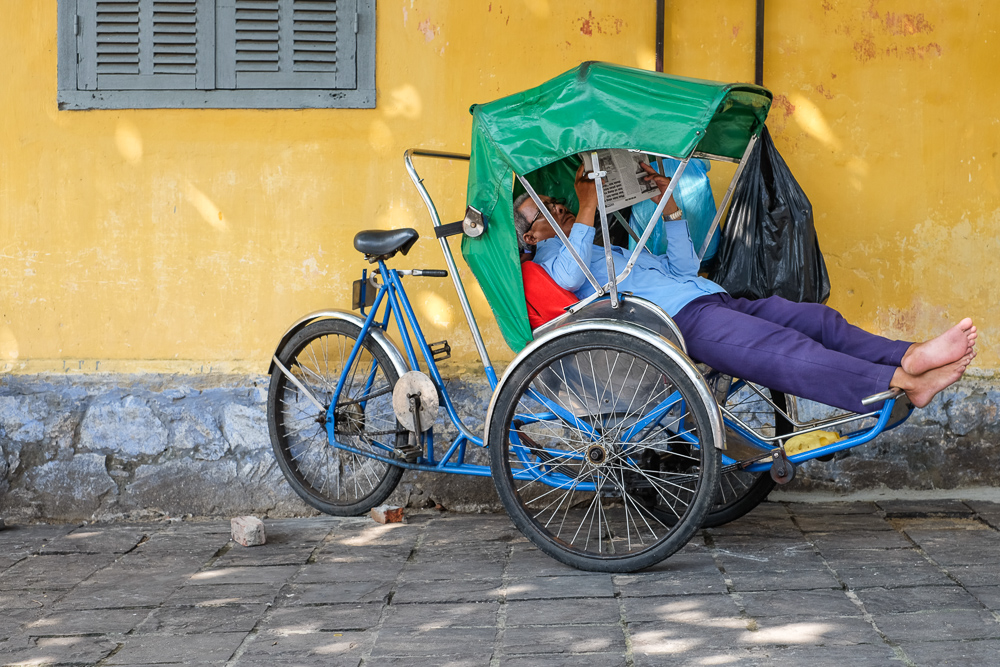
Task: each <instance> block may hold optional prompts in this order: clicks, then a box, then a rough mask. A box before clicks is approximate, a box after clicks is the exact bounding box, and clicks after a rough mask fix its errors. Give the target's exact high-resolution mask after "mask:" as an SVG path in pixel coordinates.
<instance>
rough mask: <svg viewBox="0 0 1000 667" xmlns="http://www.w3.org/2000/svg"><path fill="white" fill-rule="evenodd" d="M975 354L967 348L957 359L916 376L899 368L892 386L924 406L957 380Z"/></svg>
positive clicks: (913, 401) (917, 405)
mask: <svg viewBox="0 0 1000 667" xmlns="http://www.w3.org/2000/svg"><path fill="white" fill-rule="evenodd" d="M975 356H976V351H975V350H974V349H972V350H969V352H968V353H966V355H965V356H964V357H962V358H961V359H959V360H958V361H954V362H952V363H950V364H946V365H944V366H940V367H938V368H933V369H931V370H929V371H927V372H925V373H921V374H920V375H917V376H914V375H910V374H909V373H907V372H906V371H905V370H903V369H902V368H900V369H898V370H897V371H896V374H895V375H894V376H893V378H892V386H893V387H899V388H900V389H902V390H903V391H904V392H906V396H907V398H909V399H910V402H912V403H913V405H915V406H916V407H918V408H923V407H926V406H927V405H928V404H929V403H930V402H931V400H933V398H934V397H935V396H936V395H937V394H938V392H940V391H941V390H942V389H945V388H947V387H950V386H951V385H953V384H955V383H956V382H958V380H959V378H961V377H962V374H963V373H965V369H967V368H968V367H969V364H970V363H971V362H972V360H973V358H975Z"/></svg>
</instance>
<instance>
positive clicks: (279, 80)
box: [216, 0, 357, 90]
mask: <svg viewBox="0 0 1000 667" xmlns="http://www.w3.org/2000/svg"><path fill="white" fill-rule="evenodd" d="M216 20H217V21H218V34H219V50H218V57H219V67H218V78H217V82H216V85H217V86H218V87H219V88H234V89H272V90H274V89H327V90H336V89H341V90H343V89H353V88H356V87H357V73H356V57H357V56H356V50H357V49H356V41H357V37H356V32H357V0H220V2H219V5H218V14H217V17H216Z"/></svg>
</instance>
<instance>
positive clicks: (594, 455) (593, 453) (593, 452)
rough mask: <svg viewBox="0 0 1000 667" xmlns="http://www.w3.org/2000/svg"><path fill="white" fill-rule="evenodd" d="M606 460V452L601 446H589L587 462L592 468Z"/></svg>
mask: <svg viewBox="0 0 1000 667" xmlns="http://www.w3.org/2000/svg"><path fill="white" fill-rule="evenodd" d="M607 460H608V451H607V450H606V449H604V446H603V445H596V444H595V445H591V446H590V447H588V448H587V462H588V463H590V464H591V465H594V466H600V465H603V464H604V462H605V461H607Z"/></svg>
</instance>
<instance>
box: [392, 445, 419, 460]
mask: <svg viewBox="0 0 1000 667" xmlns="http://www.w3.org/2000/svg"><path fill="white" fill-rule="evenodd" d="M395 451H396V454H397V455H398V456H399V457H400V458H401V459H403V460H404V461H406V462H407V463H416V461H417V459H418V458H419V457H420V452H421V447H420V445H418V444H416V443H414V442H409V443H407V444H405V445H403V446H402V447H396V450H395Z"/></svg>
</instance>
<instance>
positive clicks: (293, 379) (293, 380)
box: [271, 355, 326, 412]
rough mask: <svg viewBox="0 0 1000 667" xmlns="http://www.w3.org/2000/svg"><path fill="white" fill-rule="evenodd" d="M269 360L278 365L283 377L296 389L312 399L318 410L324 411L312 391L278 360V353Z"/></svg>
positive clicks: (324, 407) (324, 408) (323, 406)
mask: <svg viewBox="0 0 1000 667" xmlns="http://www.w3.org/2000/svg"><path fill="white" fill-rule="evenodd" d="M271 360H272V361H274V365H275V366H277V367H278V370H280V371H281V372H282V373H284V374H285V377H286V378H288V380H289V381H290V382H291V383H292V384H294V385H295V386H296V387H297V388H298V390H299V391H301V392H302V393H303V394H304V395H305V397H306V398H308V399H309V400H310V401H312V402H313V403H314V404H315V405H316V407H317V408H319V409H320V411H322V412H326V406H325V405H323V404H322V403H320V402H319V401H318V400H316V397H315V396H313V395H312V392H311V391H309V390H308V389H306V386H305V385H304V384H302V383H301V382H300V381H299V379H298V378H297V377H295V376H294V375H292V373H291V371H289V370H288V369H287V368H285V365H284V364H282V363H281V361H279V360H278V355H274V356H273V357H271Z"/></svg>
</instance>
